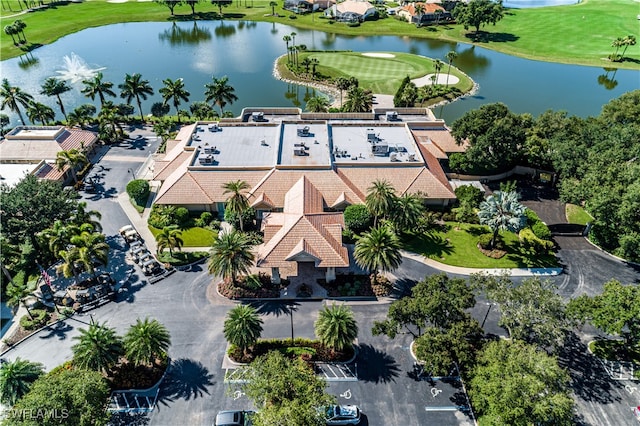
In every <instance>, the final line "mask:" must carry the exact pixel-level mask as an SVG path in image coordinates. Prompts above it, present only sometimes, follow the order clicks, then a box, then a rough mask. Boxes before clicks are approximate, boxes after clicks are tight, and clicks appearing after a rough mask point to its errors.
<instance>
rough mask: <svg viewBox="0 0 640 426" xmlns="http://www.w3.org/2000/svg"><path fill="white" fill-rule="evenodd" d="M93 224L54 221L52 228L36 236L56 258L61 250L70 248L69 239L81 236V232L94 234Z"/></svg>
mask: <svg viewBox="0 0 640 426" xmlns="http://www.w3.org/2000/svg"><path fill="white" fill-rule="evenodd" d="M94 230H95V228H94V225H93V223H81V224H78V225H76V224H75V223H63V222H62V221H60V220H56V221H55V222H54V223H53V226H51V227H50V228H47V229H45V230H44V231H42V232H40V233H39V234H38V237H39V240H40V242H41V243H42V245H44V246H47V247H49V250H50V251H51V254H53V255H54V256H58V255H59V253H60V251H61V250H67V249H70V248H71V247H70V246H71V238H72V237H74V236H77V235H80V234H82V233H83V232H87V233H91V232H94Z"/></svg>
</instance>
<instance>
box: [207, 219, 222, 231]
mask: <svg viewBox="0 0 640 426" xmlns="http://www.w3.org/2000/svg"><path fill="white" fill-rule="evenodd" d="M220 225H221V222H220V221H219V220H218V219H214V220H212V221H211V222H209V228H211V229H214V230H217V229H220Z"/></svg>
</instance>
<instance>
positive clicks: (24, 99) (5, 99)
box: [0, 78, 33, 126]
mask: <svg viewBox="0 0 640 426" xmlns="http://www.w3.org/2000/svg"><path fill="white" fill-rule="evenodd" d="M0 100H1V101H0V109H5V107H8V108H9V111H13V112H15V113H16V114H18V117H19V118H20V122H21V123H22V125H23V126H24V124H25V123H24V118H23V117H22V112H21V111H20V105H22V106H23V107H24V108H28V107H29V104H30V103H31V102H32V101H33V96H31V95H30V94H28V93H26V92H23V91H22V89H21V88H19V87H16V86H11V84H10V83H9V80H7V79H6V78H3V79H2V84H1V85H0Z"/></svg>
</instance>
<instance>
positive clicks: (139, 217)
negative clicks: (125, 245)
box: [118, 181, 160, 253]
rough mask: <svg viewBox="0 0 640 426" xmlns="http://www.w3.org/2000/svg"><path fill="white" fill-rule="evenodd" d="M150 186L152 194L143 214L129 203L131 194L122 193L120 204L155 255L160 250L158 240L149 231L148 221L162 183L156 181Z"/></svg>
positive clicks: (151, 182) (150, 183) (119, 196)
mask: <svg viewBox="0 0 640 426" xmlns="http://www.w3.org/2000/svg"><path fill="white" fill-rule="evenodd" d="M149 186H150V187H151V192H150V194H149V199H148V200H147V205H146V206H145V209H144V212H142V214H140V213H138V211H137V210H136V208H135V207H133V205H132V204H131V201H129V194H127V193H126V192H122V193H120V194H119V195H118V204H120V208H121V209H122V211H124V213H125V214H126V215H127V217H128V218H129V222H131V225H133V227H134V228H135V229H136V231H138V234H140V236H141V237H142V239H143V240H144V243H145V245H146V246H147V248H148V249H149V251H150V252H151V253H155V252H156V251H157V249H158V246H157V245H156V239H155V237H154V236H153V234H152V233H151V231H150V230H149V226H147V221H148V220H149V214H151V205H152V204H153V201H154V200H155V198H156V194H157V193H158V189H159V188H160V183H159V182H156V181H149Z"/></svg>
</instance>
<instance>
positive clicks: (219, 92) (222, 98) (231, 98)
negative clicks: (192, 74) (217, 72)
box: [204, 75, 238, 116]
mask: <svg viewBox="0 0 640 426" xmlns="http://www.w3.org/2000/svg"><path fill="white" fill-rule="evenodd" d="M228 82H229V77H227V76H226V75H225V76H224V77H221V78H215V77H213V82H211V83H208V84H205V85H204V87H205V88H206V90H205V92H204V95H205V100H206V101H207V102H212V103H213V105H214V106H215V105H218V106H219V107H220V115H221V116H223V115H224V106H225V105H227V104H233V103H234V102H235V101H237V100H238V97H237V96H236V95H235V91H236V89H234V88H233V87H232V86H229V85H228V84H227V83H228Z"/></svg>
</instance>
